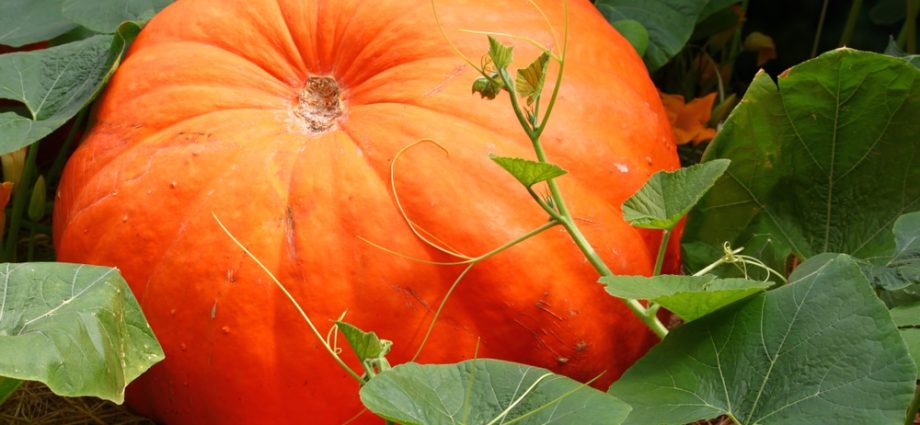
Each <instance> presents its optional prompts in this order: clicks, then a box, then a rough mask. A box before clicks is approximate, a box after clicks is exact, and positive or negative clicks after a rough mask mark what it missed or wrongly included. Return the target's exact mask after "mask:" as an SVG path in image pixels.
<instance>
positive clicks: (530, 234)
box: [410, 219, 559, 362]
mask: <svg viewBox="0 0 920 425" xmlns="http://www.w3.org/2000/svg"><path fill="white" fill-rule="evenodd" d="M558 224H559V222H558V221H557V220H555V219H553V220H550V221H548V222H546V223H544V224H543V225H542V226H540V227H538V228H536V229H534V230H531V231H529V232H527V233H525V234H524V235H523V236H520V237H518V238H516V239H514V240H512V241H511V242H508V243H506V244H504V245H502V246H500V247H498V248H495V249H493V250H491V251H489V252H487V253H485V254H482V255H480V256H478V257H476V258H473V259H471V260H470V261H469V264H467V266H466V267H465V268H464V269H463V271H462V272H460V275H459V276H457V278H456V279H454V282H453V283H452V284H451V285H450V288H447V292H446V293H445V294H444V298H442V299H441V303H440V304H438V308H437V310H435V312H434V318H433V319H432V320H431V323H430V324H429V325H428V329H427V330H426V331H425V336H424V337H422V342H421V343H420V344H419V345H418V349H417V350H416V351H415V354H414V355H413V356H412V360H410V361H413V362H414V361H415V360H416V359H418V356H420V355H421V354H422V350H423V349H424V348H425V345H426V344H427V343H428V338H430V337H431V332H432V331H433V330H434V325H435V322H437V320H438V317H441V312H442V311H443V310H444V306H445V305H447V300H448V299H450V296H451V295H452V294H453V293H454V290H455V289H457V285H459V284H460V281H462V280H463V278H464V277H466V274H467V273H469V272H470V270H472V269H473V266H475V265H476V264H477V263H479V262H480V261H482V260H485V259H486V258H489V257H491V256H493V255H496V254H498V253H500V252H502V251H504V250H506V249H508V248H511V247H512V246H515V245H517V244H519V243H521V242H524V241H526V240H527V239H530V238H532V237H534V236H536V235H538V234H540V233H543V232H544V231H546V230H549V229H550V228H551V227H553V226H556V225H558Z"/></svg>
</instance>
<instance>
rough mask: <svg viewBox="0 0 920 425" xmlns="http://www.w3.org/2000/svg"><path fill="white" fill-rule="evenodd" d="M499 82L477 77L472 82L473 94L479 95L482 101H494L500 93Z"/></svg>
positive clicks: (493, 79) (500, 84)
mask: <svg viewBox="0 0 920 425" xmlns="http://www.w3.org/2000/svg"><path fill="white" fill-rule="evenodd" d="M502 87H504V86H502V83H501V81H498V80H496V79H495V78H486V77H479V78H477V79H476V80H475V81H473V93H479V95H480V96H482V97H483V98H484V99H495V96H498V94H499V93H501V92H502Z"/></svg>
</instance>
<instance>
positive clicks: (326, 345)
mask: <svg viewBox="0 0 920 425" xmlns="http://www.w3.org/2000/svg"><path fill="white" fill-rule="evenodd" d="M212 216H213V217H214V221H216V222H217V225H218V226H220V228H221V230H223V232H224V233H225V234H226V235H227V236H228V237H230V239H231V240H232V241H233V243H234V244H236V246H238V247H239V248H240V249H242V250H243V252H244V253H245V254H246V256H247V257H249V258H250V259H252V261H254V262H255V263H256V265H257V266H259V268H260V269H262V271H263V272H265V274H267V275H268V276H269V278H271V280H272V282H274V283H275V286H277V287H278V289H280V290H281V292H282V293H284V296H285V297H286V298H287V299H288V300H289V301H290V302H291V304H294V307H295V308H297V312H298V313H300V317H302V318H303V320H304V321H305V322H307V325H308V326H309V327H310V330H311V331H313V335H314V336H316V338H317V339H319V341H320V344H321V345H322V346H323V348H325V349H326V351H327V352H328V353H329V355H331V356H332V358H333V359H334V360H335V362H336V363H338V364H339V366H341V367H342V369H345V372H348V374H349V375H350V376H351V377H352V378H354V379H355V380H356V381H358V383H359V384H362V385H363V384H364V378H362V377H361V375H358V373H357V372H355V371H354V370H352V368H350V367H348V365H347V364H345V361H344V360H342V358H341V357H339V355H338V353H336V352H335V350H334V349H333V348H332V347H331V346H329V343H328V342H327V341H326V339H325V338H323V335H322V334H321V333H320V332H319V329H316V325H314V324H313V320H311V319H310V316H308V315H307V312H305V311H304V310H303V308H302V307H301V306H300V303H298V302H297V300H296V299H294V296H293V295H291V293H290V292H288V290H287V288H286V287H285V286H284V285H283V284H282V283H281V281H280V280H278V278H277V277H275V275H274V274H273V273H272V272H271V270H269V269H268V267H266V266H265V264H263V263H262V261H260V260H259V258H258V257H256V256H255V255H254V254H253V253H252V252H251V251H249V248H246V246H245V245H243V243H242V242H240V241H239V239H237V238H236V236H233V233H230V230H229V229H227V227H226V226H224V223H223V222H221V221H220V219H219V218H217V215H216V214H213V213H212Z"/></svg>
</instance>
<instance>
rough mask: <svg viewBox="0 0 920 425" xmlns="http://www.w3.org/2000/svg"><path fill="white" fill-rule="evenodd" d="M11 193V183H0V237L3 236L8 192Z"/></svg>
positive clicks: (8, 200)
mask: <svg viewBox="0 0 920 425" xmlns="http://www.w3.org/2000/svg"><path fill="white" fill-rule="evenodd" d="M11 193H13V183H12V182H3V183H0V239H2V238H3V229H4V228H5V227H6V213H5V212H4V209H6V204H8V203H9V202H10V194H11Z"/></svg>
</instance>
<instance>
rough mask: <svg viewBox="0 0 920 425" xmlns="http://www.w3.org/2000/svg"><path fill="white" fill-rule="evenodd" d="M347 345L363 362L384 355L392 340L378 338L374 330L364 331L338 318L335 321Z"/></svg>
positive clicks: (387, 351) (388, 349) (388, 350)
mask: <svg viewBox="0 0 920 425" xmlns="http://www.w3.org/2000/svg"><path fill="white" fill-rule="evenodd" d="M335 324H336V325H338V327H339V330H340V331H342V335H345V340H346V341H348V345H350V346H351V348H352V350H354V352H355V355H356V356H358V360H359V361H361V362H364V361H365V360H368V359H377V358H380V357H384V356H386V355H387V354H388V353H389V352H390V348H392V346H393V342H392V341H388V340H385V339H380V338H378V337H377V334H376V333H374V332H364V331H363V330H361V329H359V328H358V327H357V326H355V325H352V324H350V323H346V322H343V321H340V320H337V321H336V322H335Z"/></svg>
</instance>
